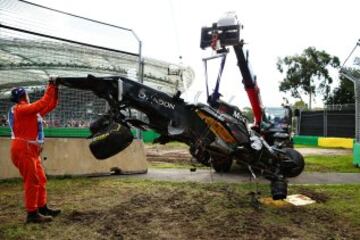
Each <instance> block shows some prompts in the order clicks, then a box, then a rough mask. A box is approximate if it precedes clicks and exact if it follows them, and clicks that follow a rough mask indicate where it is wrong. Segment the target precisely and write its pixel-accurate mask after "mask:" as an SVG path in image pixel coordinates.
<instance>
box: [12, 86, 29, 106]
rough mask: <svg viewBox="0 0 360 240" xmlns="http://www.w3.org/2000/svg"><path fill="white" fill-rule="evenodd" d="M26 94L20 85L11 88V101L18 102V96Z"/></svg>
mask: <svg viewBox="0 0 360 240" xmlns="http://www.w3.org/2000/svg"><path fill="white" fill-rule="evenodd" d="M25 94H26V91H25V89H24V88H22V87H17V88H14V89H13V90H11V99H10V100H11V101H12V102H16V103H17V102H19V100H20V98H21V97H22V96H24V95H25Z"/></svg>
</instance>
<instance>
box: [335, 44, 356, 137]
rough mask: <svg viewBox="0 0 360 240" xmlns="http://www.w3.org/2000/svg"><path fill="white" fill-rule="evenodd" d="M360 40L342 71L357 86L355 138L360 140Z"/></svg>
mask: <svg viewBox="0 0 360 240" xmlns="http://www.w3.org/2000/svg"><path fill="white" fill-rule="evenodd" d="M359 46H360V40H359V41H358V42H357V43H356V45H355V47H354V48H353V50H352V51H351V52H350V55H349V57H348V58H347V59H346V60H345V62H344V64H343V66H342V68H341V70H340V72H341V74H342V75H343V76H345V77H346V78H348V79H349V80H351V81H352V82H353V83H354V86H355V88H354V89H355V125H356V126H355V138H356V142H360V47H359Z"/></svg>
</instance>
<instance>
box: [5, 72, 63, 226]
mask: <svg viewBox="0 0 360 240" xmlns="http://www.w3.org/2000/svg"><path fill="white" fill-rule="evenodd" d="M11 101H12V102H15V103H16V104H15V105H14V106H13V107H11V109H10V110H9V114H8V121H9V126H10V129H11V139H12V140H11V150H10V154H11V160H12V162H13V164H14V165H15V166H16V167H17V168H18V170H19V172H20V175H21V176H22V178H23V183H24V195H25V196H24V202H25V208H26V211H27V217H26V222H27V223H43V222H50V221H52V219H53V217H55V216H57V215H58V214H59V213H60V212H61V211H60V210H54V209H50V208H48V206H47V191H46V182H47V180H46V176H45V172H44V168H43V166H42V165H41V158H40V153H41V151H42V145H43V143H44V132H43V120H42V117H44V116H45V115H46V114H47V113H49V112H50V111H52V110H53V109H54V108H55V107H56V105H57V102H58V86H57V85H56V83H55V78H52V77H50V80H49V84H48V87H47V89H46V91H45V94H44V96H43V97H42V98H41V99H39V100H38V101H35V102H34V103H30V100H29V95H28V94H27V92H26V90H25V89H24V88H22V87H17V88H15V89H13V90H12V91H11Z"/></svg>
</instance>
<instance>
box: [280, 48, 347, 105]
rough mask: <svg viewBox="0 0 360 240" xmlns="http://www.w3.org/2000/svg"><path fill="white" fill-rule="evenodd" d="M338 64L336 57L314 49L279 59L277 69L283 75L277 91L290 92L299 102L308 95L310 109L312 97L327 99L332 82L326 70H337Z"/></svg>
mask: <svg viewBox="0 0 360 240" xmlns="http://www.w3.org/2000/svg"><path fill="white" fill-rule="evenodd" d="M339 64H340V61H339V58H338V57H336V56H331V55H329V54H328V53H326V52H325V51H318V50H316V49H315V48H314V47H309V48H307V49H305V50H304V51H303V53H302V54H301V55H294V56H287V57H285V58H283V59H279V60H278V62H277V68H278V70H279V71H280V72H281V73H283V74H285V78H284V79H283V81H282V82H281V83H280V86H279V90H280V91H282V92H290V93H291V96H292V97H295V98H299V99H301V100H302V97H301V95H302V94H305V95H308V96H309V107H310V108H311V99H312V96H316V94H321V95H323V96H324V99H326V98H327V96H328V93H329V92H330V84H331V83H332V81H333V80H332V78H331V76H330V73H329V69H328V68H329V67H333V68H337V67H338V66H339Z"/></svg>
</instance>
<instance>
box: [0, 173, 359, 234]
mask: <svg viewBox="0 0 360 240" xmlns="http://www.w3.org/2000/svg"><path fill="white" fill-rule="evenodd" d="M21 189H22V186H21V182H20V181H8V182H0V192H1V195H0V239H80V240H81V239H86V240H90V239H269V240H271V239H274V240H275V239H359V238H358V237H359V236H360V218H359V216H360V188H359V186H358V185H336V186H335V185H333V186H331V185H330V186H329V185H326V186H311V185H306V186H299V185H296V186H290V187H289V192H290V193H304V194H307V195H309V196H311V197H312V198H313V199H315V200H317V201H318V203H316V204H313V205H309V206H305V207H285V208H274V207H269V206H261V208H260V209H259V210H256V209H254V208H253V207H252V206H251V205H250V198H249V195H248V193H249V191H251V190H253V186H250V185H249V184H221V183H216V184H215V183H214V184H200V183H174V182H158V181H145V180H136V179H124V178H121V177H109V178H73V179H62V180H61V179H51V180H50V181H49V184H48V189H49V199H50V203H51V204H54V205H56V206H59V207H61V208H62V209H63V213H62V214H61V215H60V216H59V217H58V218H56V219H55V220H54V221H53V222H52V223H49V224H44V225H36V224H24V223H23V220H24V211H23V207H22V192H21ZM260 189H261V191H262V194H263V196H268V195H269V186H268V185H267V184H264V185H260Z"/></svg>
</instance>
